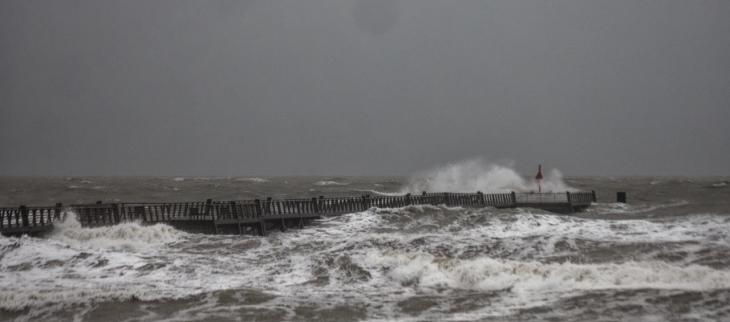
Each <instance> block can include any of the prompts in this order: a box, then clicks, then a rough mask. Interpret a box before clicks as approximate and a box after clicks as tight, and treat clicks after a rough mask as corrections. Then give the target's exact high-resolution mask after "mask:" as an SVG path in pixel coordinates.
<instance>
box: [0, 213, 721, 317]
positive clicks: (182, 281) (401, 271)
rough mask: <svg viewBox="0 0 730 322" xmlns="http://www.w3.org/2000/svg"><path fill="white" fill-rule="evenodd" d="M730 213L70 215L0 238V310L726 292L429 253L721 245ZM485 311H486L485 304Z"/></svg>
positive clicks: (679, 280) (663, 271)
mask: <svg viewBox="0 0 730 322" xmlns="http://www.w3.org/2000/svg"><path fill="white" fill-rule="evenodd" d="M457 215H459V216H464V217H465V218H471V219H474V218H475V217H480V218H481V219H482V220H481V221H478V222H477V223H476V224H474V223H473V222H472V223H468V225H469V226H465V227H458V228H460V229H459V230H456V231H454V230H452V229H453V228H454V227H453V225H462V222H461V221H459V220H456V221H455V222H454V223H451V224H449V225H447V226H442V227H440V228H439V229H436V230H429V231H425V232H418V231H416V232H414V233H409V232H407V231H404V230H403V229H402V223H401V221H398V220H390V219H392V218H389V217H390V216H402V217H408V218H407V220H412V221H416V222H417V221H423V222H424V223H426V224H435V223H437V222H438V220H441V219H443V218H447V216H457ZM71 217H72V216H71ZM727 218H728V217H726V216H722V215H695V216H689V217H686V218H684V217H683V218H672V220H671V221H670V220H667V221H657V220H651V221H650V220H600V219H581V218H576V217H570V216H559V215H552V214H545V213H539V212H537V211H533V210H517V211H515V210H509V211H504V210H495V209H480V210H469V209H462V208H446V207H435V206H411V207H406V208H389V209H377V208H373V209H370V210H368V211H364V212H360V213H354V214H347V215H344V216H340V217H333V218H326V219H323V220H320V221H319V222H318V224H317V225H314V226H309V227H307V228H305V229H302V230H297V229H290V230H288V231H287V232H285V233H281V232H276V231H271V232H270V235H269V236H268V237H266V238H258V237H242V236H201V235H195V234H186V233H182V232H178V231H175V230H172V229H171V228H170V227H167V226H164V225H153V226H142V225H139V224H137V223H128V224H122V225H119V226H112V227H99V228H82V227H80V226H79V225H78V223H77V222H75V221H73V220H69V221H67V222H65V223H63V224H61V225H60V226H59V228H58V231H56V232H54V233H52V234H51V235H50V236H49V237H48V238H47V239H39V238H29V237H24V238H2V239H0V256H2V257H0V281H3V282H2V287H0V308H4V309H14V310H17V309H21V308H23V307H26V306H30V307H36V308H43V307H47V306H48V305H69V304H74V303H76V304H78V303H88V302H89V301H104V300H109V299H117V300H126V299H130V298H137V299H141V300H154V299H161V298H168V299H175V298H182V297H185V296H189V295H193V294H200V293H206V292H211V291H215V290H223V289H236V288H254V289H259V290H266V291H267V292H272V293H275V294H277V295H279V296H281V297H282V299H281V300H273V301H272V302H271V303H267V304H261V305H263V306H268V307H275V306H286V307H289V306H290V304H289V303H287V301H290V300H292V299H296V300H298V301H303V302H306V301H308V300H312V301H314V300H313V299H316V300H317V302H319V301H323V302H327V301H329V302H330V303H345V304H346V303H347V301H350V300H352V299H354V298H356V299H359V300H360V299H361V300H362V301H370V302H367V303H372V302H374V303H375V304H374V305H376V304H377V303H378V302H379V301H390V302H389V303H395V302H397V301H400V300H402V299H403V298H407V297H408V296H411V295H413V294H416V293H419V292H425V293H428V294H441V293H440V292H442V291H443V290H444V289H445V290H446V291H449V290H475V291H478V292H491V291H497V292H501V293H500V294H501V295H499V297H500V298H501V300H500V301H503V302H504V303H506V304H508V305H507V306H506V307H510V306H509V305H511V307H527V306H531V305H536V303H538V304H539V303H543V302H551V301H555V300H557V299H558V298H560V296H563V295H566V294H575V293H580V292H583V291H586V290H595V289H631V288H660V289H686V290H711V289H717V288H727V287H730V275H729V274H730V272H728V271H727V270H721V269H713V268H710V267H707V266H698V265H683V264H677V263H666V262H661V261H626V262H619V263H598V264H579V263H570V262H566V263H562V264H561V263H541V262H538V261H534V260H530V259H520V258H496V257H489V256H487V255H484V254H477V255H476V256H471V257H468V258H462V259H459V258H458V257H453V256H451V257H443V256H439V255H437V254H436V253H433V252H429V251H428V250H430V249H432V248H438V247H441V246H448V247H451V248H452V249H453V250H455V251H456V253H457V254H458V252H460V251H465V250H467V249H469V248H475V247H477V248H478V247H480V246H483V245H489V244H490V243H493V242H494V241H495V240H496V239H502V242H503V243H513V244H512V245H509V247H514V248H515V249H517V248H519V247H525V245H527V244H526V243H527V242H528V241H529V240H530V238H531V237H533V236H543V237H545V236H550V237H549V238H551V239H550V240H549V241H548V242H547V243H546V244H545V246H544V248H543V249H541V250H539V251H537V253H538V254H539V255H540V256H549V255H554V254H555V253H558V251H556V250H555V249H554V248H555V247H554V244H555V243H556V242H557V241H558V240H561V239H569V240H577V239H588V240H599V241H610V242H615V243H621V242H637V241H642V242H656V243H662V242H665V241H688V240H689V241H698V242H700V243H702V244H711V243H720V244H723V245H727V243H728V240H729V238H728V233H729V232H730V220H727ZM388 229H390V230H388ZM414 241H419V242H418V243H413V242H414ZM413 245H415V246H413ZM340 257H346V259H347V260H351V262H352V263H353V265H354V266H353V267H354V268H352V269H354V270H353V271H349V270H348V269H350V267H348V266H347V265H345V266H344V267H343V266H341V265H340V264H337V259H340ZM328 258H334V259H335V264H334V266H331V265H330V264H326V263H325V264H324V268H325V269H327V270H328V272H327V273H328V274H329V279H328V281H327V282H325V283H324V284H321V285H320V284H317V285H312V281H313V280H315V279H316V278H317V276H315V274H316V272H315V270H314V268H316V267H318V265H319V266H322V261H325V262H326V260H327V259H328ZM535 258H538V259H539V256H536V257H535ZM23 265H25V266H27V267H26V268H23ZM328 265H330V266H328ZM338 265H340V266H338ZM357 267H360V268H362V269H364V270H365V271H366V272H367V273H368V274H369V277H368V278H366V279H362V280H358V279H357V278H355V279H354V281H353V278H352V276H350V274H354V273H357ZM303 294H306V295H303ZM369 299H370V300H369ZM385 309H387V310H390V309H392V308H388V307H386V308H385ZM485 310H487V311H488V312H487V314H491V313H494V312H493V311H489V310H494V308H485ZM490 312H491V313H490ZM482 313H483V312H482ZM482 313H479V314H482ZM393 314H395V313H393Z"/></svg>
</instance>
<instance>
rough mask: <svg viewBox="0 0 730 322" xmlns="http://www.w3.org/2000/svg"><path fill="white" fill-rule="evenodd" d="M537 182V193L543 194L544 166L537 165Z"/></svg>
mask: <svg viewBox="0 0 730 322" xmlns="http://www.w3.org/2000/svg"><path fill="white" fill-rule="evenodd" d="M535 181H537V192H538V193H542V185H541V183H542V164H538V165H537V175H536V176H535Z"/></svg>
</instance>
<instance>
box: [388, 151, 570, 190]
mask: <svg viewBox="0 0 730 322" xmlns="http://www.w3.org/2000/svg"><path fill="white" fill-rule="evenodd" d="M537 190H538V187H537V184H536V183H535V182H534V181H533V180H527V179H525V178H524V177H523V176H522V175H520V174H519V173H518V172H517V171H515V170H514V169H513V168H511V167H509V166H506V165H499V164H494V163H488V162H486V161H484V160H482V159H469V160H465V161H459V162H455V163H451V164H448V165H445V166H441V167H437V168H434V169H431V170H429V171H425V172H422V173H419V174H416V175H414V176H412V177H411V178H410V179H409V180H408V183H407V184H406V185H405V187H403V189H402V190H401V193H420V192H421V191H432V192H437V191H438V192H441V191H448V192H475V191H481V192H484V193H502V192H510V191H515V192H537ZM574 190H575V189H574V188H571V187H569V186H568V185H567V184H565V182H564V181H563V175H562V173H560V171H558V170H557V169H552V170H550V171H549V172H548V174H547V176H545V178H544V180H543V181H542V191H543V192H565V191H574Z"/></svg>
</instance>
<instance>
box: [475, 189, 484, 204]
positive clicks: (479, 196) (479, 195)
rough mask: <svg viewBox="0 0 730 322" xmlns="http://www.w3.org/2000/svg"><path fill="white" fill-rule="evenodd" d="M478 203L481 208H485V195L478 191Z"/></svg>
mask: <svg viewBox="0 0 730 322" xmlns="http://www.w3.org/2000/svg"><path fill="white" fill-rule="evenodd" d="M477 203H479V206H481V207H484V204H485V202H484V193H482V192H481V191H477Z"/></svg>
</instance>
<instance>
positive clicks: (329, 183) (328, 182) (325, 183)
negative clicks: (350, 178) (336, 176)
mask: <svg viewBox="0 0 730 322" xmlns="http://www.w3.org/2000/svg"><path fill="white" fill-rule="evenodd" d="M313 184H314V185H315V186H347V185H349V183H347V182H337V181H333V180H322V181H317V182H315V183H313Z"/></svg>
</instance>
